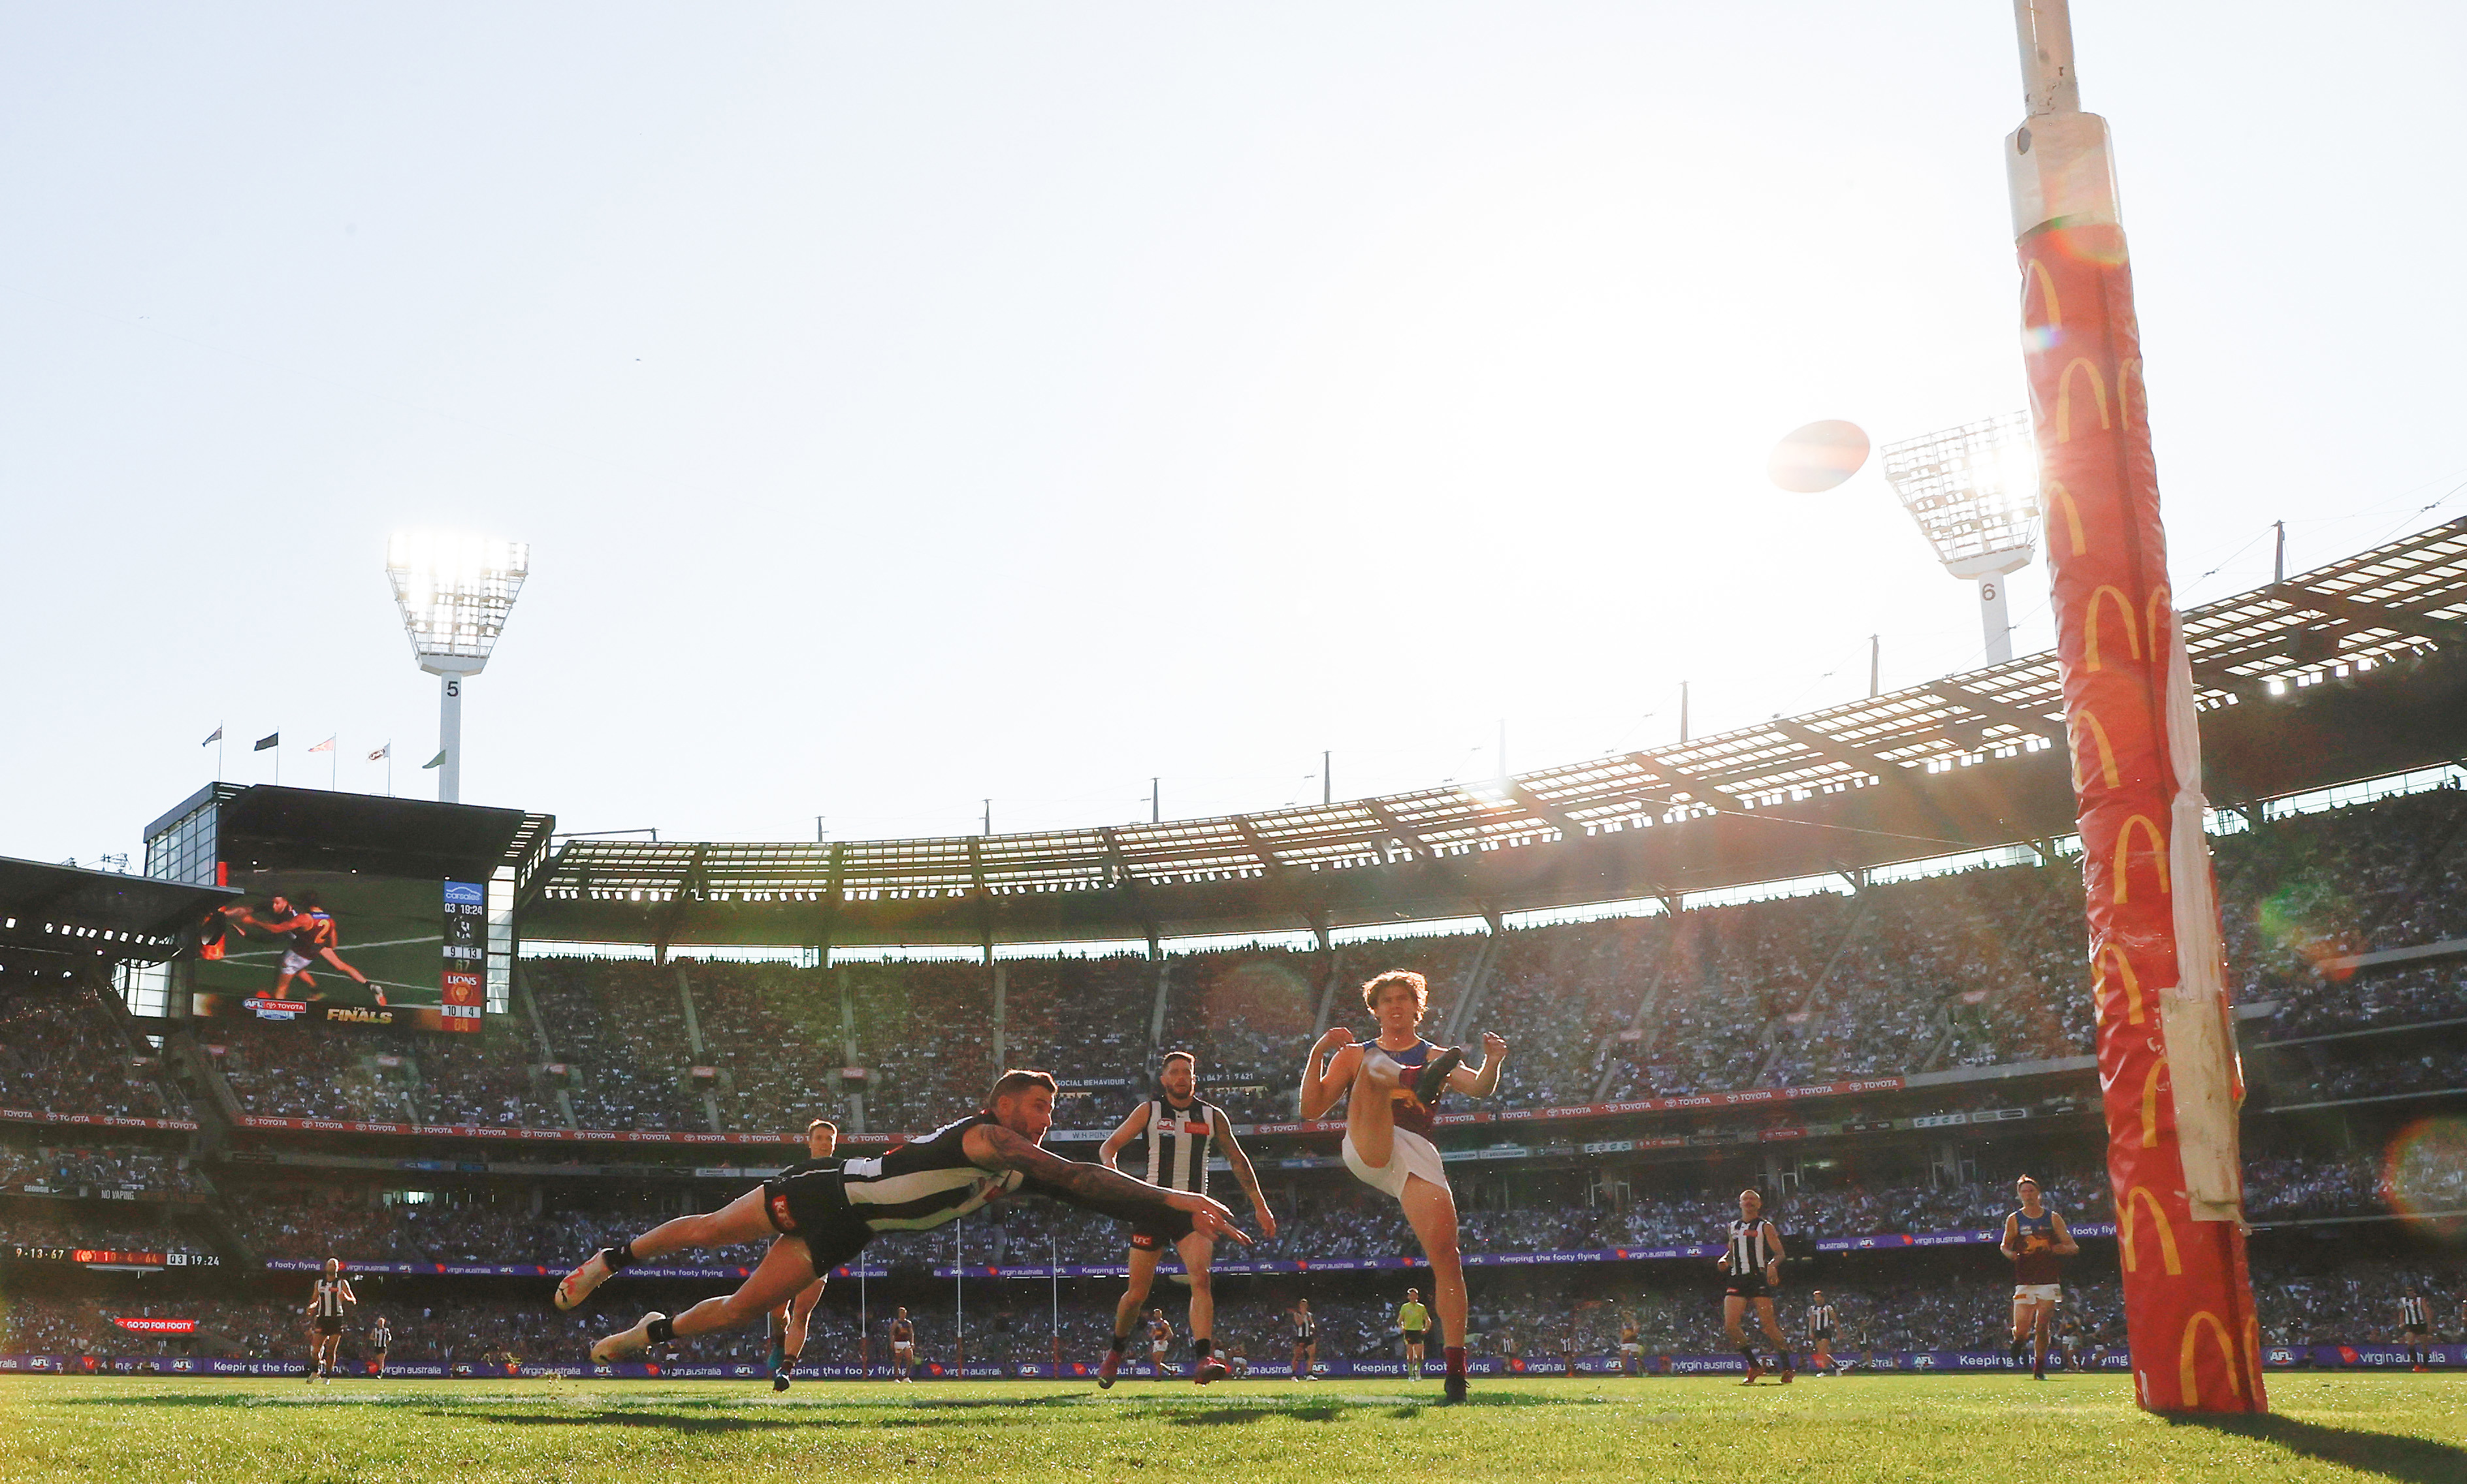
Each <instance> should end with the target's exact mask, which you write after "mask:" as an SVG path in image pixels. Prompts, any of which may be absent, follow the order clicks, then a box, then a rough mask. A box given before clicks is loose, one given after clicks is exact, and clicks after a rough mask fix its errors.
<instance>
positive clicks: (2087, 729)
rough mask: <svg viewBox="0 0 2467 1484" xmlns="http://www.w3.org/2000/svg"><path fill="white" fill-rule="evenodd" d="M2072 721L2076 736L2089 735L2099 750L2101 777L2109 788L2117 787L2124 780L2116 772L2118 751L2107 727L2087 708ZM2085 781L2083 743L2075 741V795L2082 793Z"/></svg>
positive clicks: (2095, 713) (2094, 712)
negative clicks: (2109, 739)
mask: <svg viewBox="0 0 2467 1484" xmlns="http://www.w3.org/2000/svg"><path fill="white" fill-rule="evenodd" d="M2072 720H2073V722H2074V723H2075V724H2076V725H2075V726H2074V729H2073V730H2074V735H2075V736H2076V737H2079V736H2081V735H2082V734H2083V733H2088V737H2089V740H2090V741H2091V742H2093V743H2094V744H2096V746H2097V748H2098V772H2099V776H2100V777H2102V778H2104V779H2106V780H2107V786H2108V787H2109V788H2115V787H2116V786H2117V785H2118V784H2119V783H2121V782H2122V781H2123V780H2122V777H2121V776H2120V775H2118V774H2117V773H2116V749H2115V747H2113V746H2112V745H2110V744H2109V742H2108V740H2107V727H2106V726H2105V724H2103V723H2101V722H2100V721H2099V719H2098V713H2097V712H2096V711H2094V710H2092V709H2091V708H2089V707H2087V706H2085V707H2083V708H2081V710H2080V711H2078V712H2077V713H2075V714H2074V716H2073V718H2072ZM2084 781H2085V780H2084V778H2083V776H2082V770H2081V743H2080V742H2079V741H2075V742H2074V743H2073V792H2074V793H2076V794H2078V793H2080V792H2081V791H2082V783H2083V782H2084Z"/></svg>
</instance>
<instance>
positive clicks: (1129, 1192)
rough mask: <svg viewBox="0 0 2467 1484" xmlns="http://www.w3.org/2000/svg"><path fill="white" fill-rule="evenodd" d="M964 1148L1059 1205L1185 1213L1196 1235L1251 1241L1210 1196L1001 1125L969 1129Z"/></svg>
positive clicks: (1117, 1213)
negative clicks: (1053, 1147)
mask: <svg viewBox="0 0 2467 1484" xmlns="http://www.w3.org/2000/svg"><path fill="white" fill-rule="evenodd" d="M960 1147H961V1149H962V1150H963V1151H964V1152H965V1153H966V1154H967V1157H968V1162H969V1163H971V1164H974V1165H976V1166H977V1167H978V1168H979V1169H983V1170H1017V1171H1018V1172H1019V1173H1020V1174H1022V1175H1025V1176H1027V1177H1028V1179H1029V1180H1030V1182H1032V1183H1033V1184H1034V1185H1035V1186H1036V1187H1037V1191H1038V1193H1039V1194H1041V1195H1047V1196H1051V1197H1052V1198H1053V1199H1054V1200H1056V1201H1061V1202H1065V1203H1069V1204H1071V1205H1076V1206H1081V1207H1084V1208H1085V1209H1088V1210H1091V1211H1096V1212H1098V1213H1100V1214H1102V1215H1106V1216H1111V1217H1114V1218H1116V1219H1117V1220H1120V1221H1136V1220H1138V1219H1139V1218H1141V1217H1143V1216H1162V1215H1164V1214H1165V1213H1166V1212H1167V1211H1181V1212H1184V1213H1187V1214H1188V1216H1189V1217H1190V1225H1191V1229H1192V1230H1194V1231H1201V1232H1205V1233H1207V1234H1208V1235H1209V1236H1211V1237H1231V1238H1233V1240H1234V1241H1236V1242H1239V1243H1241V1244H1243V1245H1244V1246H1246V1247H1247V1246H1249V1245H1250V1241H1251V1238H1250V1236H1249V1235H1248V1234H1247V1233H1246V1232H1244V1231H1243V1230H1242V1228H1241V1227H1239V1226H1236V1225H1233V1212H1231V1211H1229V1210H1227V1209H1225V1207H1223V1206H1221V1205H1219V1204H1217V1203H1215V1202H1213V1201H1211V1200H1210V1199H1209V1198H1208V1197H1206V1196H1203V1195H1200V1194H1198V1193H1196V1192H1194V1191H1188V1190H1166V1189H1165V1188H1164V1187H1163V1186H1160V1185H1151V1184H1149V1183H1148V1182H1147V1181H1145V1180H1133V1179H1131V1178H1130V1177H1129V1176H1127V1175H1124V1174H1121V1173H1120V1172H1119V1171H1116V1170H1108V1169H1105V1168H1103V1167H1102V1166H1100V1165H1095V1164H1085V1163H1082V1162H1081V1161H1079V1160H1077V1159H1065V1158H1062V1157H1061V1156H1059V1155H1056V1154H1053V1153H1052V1152H1050V1151H1048V1150H1046V1149H1043V1148H1040V1147H1039V1146H1038V1145H1037V1144H1035V1143H1034V1142H1032V1141H1030V1140H1029V1139H1027V1138H1024V1137H1022V1136H1021V1135H1017V1134H1014V1133H1012V1132H1011V1131H1010V1130H1008V1129H1007V1128H1004V1127H1003V1126H1002V1125H1001V1124H999V1123H981V1124H979V1125H977V1126H976V1127H975V1128H973V1129H970V1130H969V1131H968V1132H967V1135H966V1136H965V1138H964V1139H963V1140H962V1143H961V1146H960Z"/></svg>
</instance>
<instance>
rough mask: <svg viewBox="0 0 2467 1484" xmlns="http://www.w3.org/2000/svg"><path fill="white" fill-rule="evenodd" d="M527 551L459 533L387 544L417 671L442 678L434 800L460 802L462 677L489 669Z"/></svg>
mask: <svg viewBox="0 0 2467 1484" xmlns="http://www.w3.org/2000/svg"><path fill="white" fill-rule="evenodd" d="M531 555H532V553H531V548H530V547H529V546H527V545H525V544H524V543H522V542H520V541H496V540H491V539H490V538H488V537H486V536H474V535H468V534H465V533H464V532H461V531H430V530H414V531H399V532H396V534H395V535H393V536H390V537H388V538H387V540H386V579H387V580H388V581H390V582H392V583H393V584H394V600H395V605H396V607H397V608H399V609H401V610H402V629H403V632H404V633H405V634H407V635H409V636H410V638H411V652H412V654H413V655H414V656H415V657H417V658H418V659H419V667H420V668H421V669H423V670H426V671H427V672H428V673H429V674H431V675H435V676H438V677H440V685H439V697H440V699H439V704H438V713H437V747H438V754H437V755H438V763H437V767H438V769H439V772H438V775H437V798H438V801H439V802H441V803H448V804H450V803H456V802H459V801H460V800H461V798H462V797H463V678H464V676H466V675H477V674H479V673H480V671H481V670H482V669H484V668H486V667H487V663H488V655H489V653H490V652H491V651H493V650H494V649H495V648H496V647H497V636H498V635H500V634H502V633H504V632H505V629H506V616H507V615H509V614H510V613H512V612H513V609H514V597H515V595H517V594H519V593H520V592H522V590H523V578H525V577H526V576H529V575H530V574H531Z"/></svg>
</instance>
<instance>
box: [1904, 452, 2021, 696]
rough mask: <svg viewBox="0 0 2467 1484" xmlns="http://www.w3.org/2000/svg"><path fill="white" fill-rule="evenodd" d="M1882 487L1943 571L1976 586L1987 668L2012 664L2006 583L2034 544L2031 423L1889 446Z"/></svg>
mask: <svg viewBox="0 0 2467 1484" xmlns="http://www.w3.org/2000/svg"><path fill="white" fill-rule="evenodd" d="M1884 461H1885V481H1886V483H1890V484H1891V485H1892V486H1893V493H1894V494H1895V495H1897V496H1899V497H1900V499H1901V502H1902V508H1903V509H1905V510H1907V511H1909V512H1910V516H1911V519H1912V520H1913V521H1916V522H1917V523H1918V528H1919V533H1920V534H1921V535H1923V536H1925V537H1927V538H1928V542H1929V544H1930V545H1932V546H1934V547H1935V558H1936V560H1937V561H1940V562H1942V563H1944V570H1945V571H1946V572H1948V573H1952V574H1953V575H1954V576H1956V577H1958V578H1960V579H1961V580H1962V581H1964V582H1976V583H1978V584H1979V621H1980V625H1981V627H1982V628H1983V629H1984V630H1985V637H1986V641H1987V663H1990V664H2003V663H2004V662H2005V661H2007V660H2010V659H2012V658H2013V623H2012V619H2011V618H2010V617H2009V616H2008V612H2007V609H2006V606H2005V601H2004V590H2005V588H2006V586H2007V585H2008V584H2007V583H2006V582H2005V581H2004V578H2005V577H2006V576H2007V575H2008V574H2010V573H2016V572H2020V571H2021V570H2022V569H2023V568H2025V567H2027V566H2028V565H2030V558H2031V557H2032V556H2033V555H2035V554H2037V551H2038V544H2039V535H2038V532H2039V461H2038V453H2037V450H2036V449H2035V448H2034V447H2033V446H2032V445H2031V441H2030V415H2029V414H2028V413H2006V414H2005V415H2004V416H2001V417H1989V418H1986V419H1984V420H1982V421H1980V422H1965V423H1963V424H1962V425H1961V426H1960V427H1958V428H1947V429H1945V430H1944V431H1942V432H1940V433H1930V434H1927V435H1925V436H1924V437H1921V438H1908V439H1905V440H1904V441H1902V442H1899V443H1888V444H1886V445H1885V448H1884Z"/></svg>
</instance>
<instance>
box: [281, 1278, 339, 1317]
mask: <svg viewBox="0 0 2467 1484" xmlns="http://www.w3.org/2000/svg"><path fill="white" fill-rule="evenodd" d="M346 1286H347V1285H346V1284H345V1283H344V1281H343V1280H342V1279H341V1278H319V1279H318V1280H317V1317H319V1318H321V1319H339V1318H341V1317H342V1316H343V1290H344V1289H345V1287H346ZM292 1292H293V1293H298V1292H299V1290H297V1289H294V1290H292Z"/></svg>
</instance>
